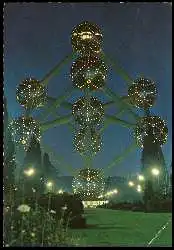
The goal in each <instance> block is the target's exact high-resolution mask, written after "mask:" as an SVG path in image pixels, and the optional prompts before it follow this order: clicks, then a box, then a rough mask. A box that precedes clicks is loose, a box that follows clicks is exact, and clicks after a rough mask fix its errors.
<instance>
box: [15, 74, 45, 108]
mask: <svg viewBox="0 0 174 250" xmlns="http://www.w3.org/2000/svg"><path fill="white" fill-rule="evenodd" d="M46 98H47V97H46V91H45V87H44V86H43V85H42V84H41V83H40V82H39V81H38V80H36V79H34V78H27V79H25V80H23V81H22V83H20V84H19V87H18V88H17V91H16V99H17V101H18V102H19V104H20V105H22V106H23V107H24V108H25V109H34V108H38V107H40V106H43V105H44V104H45V102H46Z"/></svg>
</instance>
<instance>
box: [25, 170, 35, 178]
mask: <svg viewBox="0 0 174 250" xmlns="http://www.w3.org/2000/svg"><path fill="white" fill-rule="evenodd" d="M24 174H25V175H27V176H32V175H34V174H35V170H34V168H29V169H27V170H24Z"/></svg>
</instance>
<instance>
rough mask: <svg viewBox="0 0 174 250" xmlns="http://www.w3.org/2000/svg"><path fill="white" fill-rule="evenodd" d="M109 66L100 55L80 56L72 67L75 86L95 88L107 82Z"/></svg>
mask: <svg viewBox="0 0 174 250" xmlns="http://www.w3.org/2000/svg"><path fill="white" fill-rule="evenodd" d="M106 74H107V68H106V66H105V64H104V62H103V61H102V60H101V59H99V58H98V57H94V56H84V57H79V58H78V59H77V60H76V61H75V62H74V63H73V65H72V67H71V79H72V82H73V84H74V86H75V87H77V88H80V89H86V88H88V89H90V90H95V89H99V88H102V87H103V86H104V84H105V79H106Z"/></svg>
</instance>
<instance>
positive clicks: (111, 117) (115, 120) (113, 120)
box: [105, 115, 136, 128]
mask: <svg viewBox="0 0 174 250" xmlns="http://www.w3.org/2000/svg"><path fill="white" fill-rule="evenodd" d="M105 117H106V119H107V122H109V123H118V124H120V125H122V126H123V127H126V128H133V127H135V126H136V125H135V124H132V123H129V122H127V121H124V120H121V119H119V118H117V117H116V116H114V115H105Z"/></svg>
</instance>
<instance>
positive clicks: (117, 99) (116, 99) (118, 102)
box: [102, 86, 140, 120]
mask: <svg viewBox="0 0 174 250" xmlns="http://www.w3.org/2000/svg"><path fill="white" fill-rule="evenodd" d="M102 90H103V92H104V93H105V94H106V95H107V96H109V97H110V98H112V100H113V101H114V103H115V104H116V105H117V106H120V105H123V106H124V107H125V109H127V110H128V111H129V112H130V113H131V114H132V115H133V116H134V118H135V119H136V120H137V119H139V118H140V117H139V115H137V114H136V113H135V112H133V111H132V110H131V108H130V106H129V104H127V103H126V101H125V100H123V99H122V98H121V97H120V96H119V95H117V94H116V93H114V92H113V91H112V90H111V89H110V88H107V87H106V86H105V87H103V89H102Z"/></svg>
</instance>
